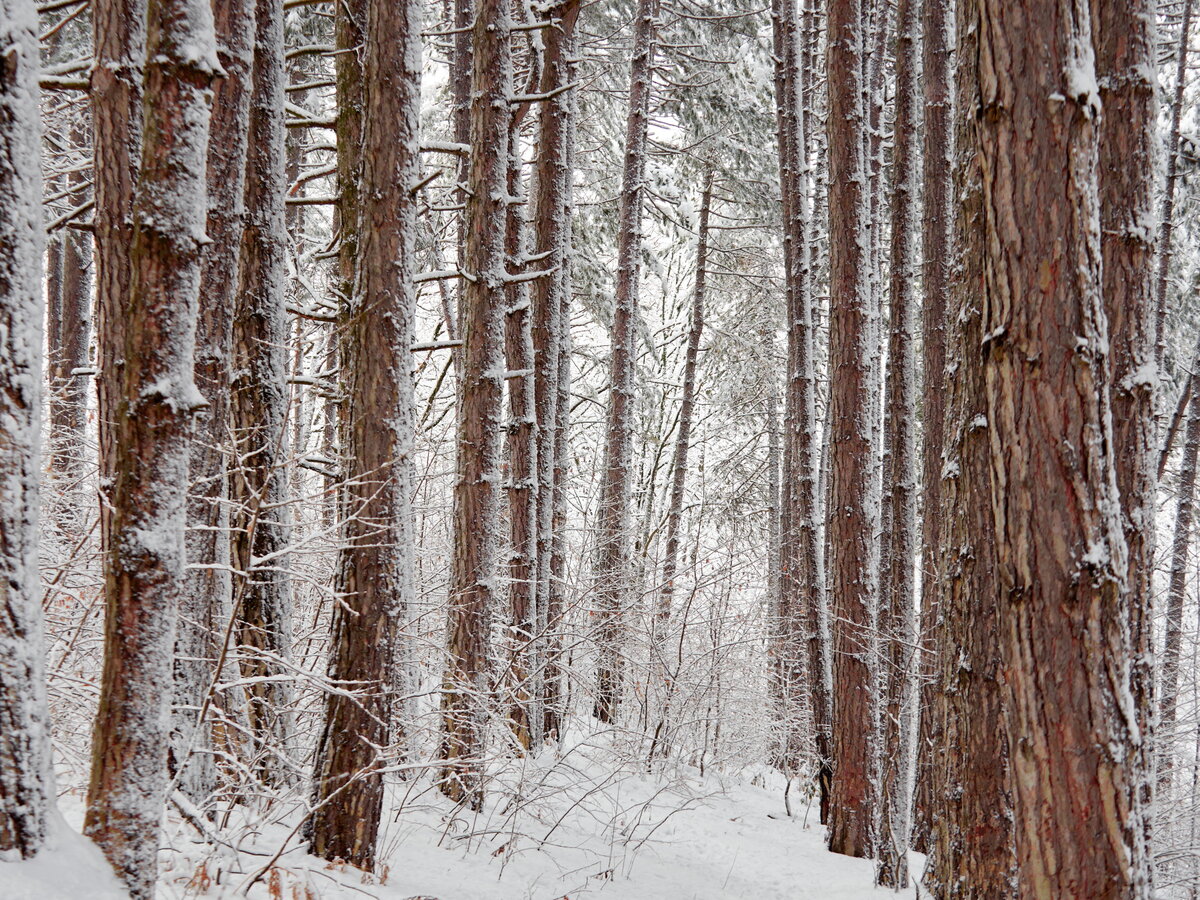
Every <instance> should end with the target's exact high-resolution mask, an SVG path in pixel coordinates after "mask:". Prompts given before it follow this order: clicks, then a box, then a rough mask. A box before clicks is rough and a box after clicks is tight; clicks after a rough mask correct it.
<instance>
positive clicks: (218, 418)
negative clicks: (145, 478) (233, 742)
mask: <svg viewBox="0 0 1200 900" xmlns="http://www.w3.org/2000/svg"><path fill="white" fill-rule="evenodd" d="M213 17H214V19H215V23H216V33H217V58H218V59H219V60H220V62H221V68H222V69H223V70H224V72H225V77H223V78H221V79H220V80H218V81H217V82H216V85H215V90H214V95H213V113H212V123H211V127H210V133H209V143H208V167H207V168H208V176H207V180H208V220H207V226H206V229H205V230H206V233H207V235H208V239H209V242H210V243H209V244H208V246H207V247H206V248H205V251H204V262H203V266H202V269H201V273H200V305H199V312H198V315H197V319H196V355H195V377H196V387H197V388H199V390H200V393H201V394H202V395H203V396H204V398H205V400H207V401H208V405H207V406H206V407H205V408H204V409H202V410H201V411H200V415H199V416H197V421H196V423H195V426H194V431H193V435H192V447H191V453H190V455H189V472H188V474H189V477H190V479H191V490H190V491H189V494H188V531H187V540H186V544H185V546H186V550H187V561H188V567H189V569H188V572H187V576H186V583H185V586H184V593H183V599H182V601H181V606H180V616H179V633H178V636H177V638H176V642H175V710H174V717H173V723H172V728H173V734H172V737H171V764H170V766H171V772H172V775H173V776H174V777H175V779H176V780H177V781H178V782H179V786H180V788H181V789H182V790H183V792H184V793H185V794H187V796H188V797H189V798H190V799H191V800H192V802H193V803H195V804H196V805H197V806H202V805H203V804H204V803H205V802H206V800H208V799H209V798H210V795H211V794H212V792H213V790H214V789H215V787H216V766H215V764H214V761H213V757H212V753H211V749H212V748H211V744H212V740H213V739H212V733H211V728H210V726H208V725H206V724H205V723H203V722H197V714H198V711H199V710H200V709H201V708H202V707H203V705H204V702H205V698H206V696H207V695H208V693H209V689H210V687H211V685H212V681H213V678H214V676H215V675H216V672H215V666H216V663H217V660H218V659H219V658H220V656H221V650H222V646H221V643H222V642H221V635H222V634H223V632H224V629H225V626H226V623H227V622H228V619H229V616H230V614H231V612H232V610H231V598H232V583H231V579H230V574H229V570H228V567H229V535H228V529H229V506H228V503H227V502H226V501H227V498H228V490H227V476H226V471H225V470H226V458H227V455H228V454H229V453H230V452H231V448H230V440H229V382H230V373H231V368H230V360H231V358H232V354H233V346H232V339H231V336H232V330H231V325H232V323H233V307H234V296H235V291H236V288H237V283H238V280H237V273H238V258H239V248H240V246H241V240H242V227H243V219H244V197H243V188H244V185H245V177H246V142H247V137H248V134H249V128H250V92H249V90H248V87H249V84H250V77H251V76H250V71H251V66H252V65H253V53H254V50H253V48H254V0H219V2H216V3H214V4H213ZM216 699H217V697H215V696H214V698H213V700H214V701H215V700H216ZM180 767H183V772H182V773H180V772H179V769H180Z"/></svg>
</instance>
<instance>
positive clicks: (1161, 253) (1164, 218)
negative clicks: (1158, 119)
mask: <svg viewBox="0 0 1200 900" xmlns="http://www.w3.org/2000/svg"><path fill="white" fill-rule="evenodd" d="M1193 8H1194V4H1193V0H1183V16H1182V18H1181V20H1180V23H1179V43H1178V44H1176V47H1175V90H1174V93H1173V94H1172V96H1171V125H1170V128H1169V129H1168V131H1167V160H1166V162H1167V165H1166V178H1165V180H1164V182H1163V194H1162V199H1161V201H1160V206H1159V213H1158V240H1157V241H1155V248H1156V251H1157V253H1158V256H1157V259H1156V264H1157V266H1158V270H1157V273H1156V275H1155V279H1154V361H1155V363H1156V364H1157V367H1158V370H1159V371H1162V367H1163V360H1164V356H1165V354H1166V347H1167V327H1166V326H1167V286H1168V284H1169V282H1170V277H1169V276H1170V272H1171V255H1172V247H1171V242H1172V239H1173V237H1174V235H1175V193H1176V191H1177V190H1178V185H1179V152H1180V143H1179V134H1180V123H1181V122H1182V120H1183V94H1184V87H1185V86H1186V84H1187V70H1188V50H1189V46H1190V45H1189V43H1188V39H1189V38H1190V37H1191V31H1192V11H1193Z"/></svg>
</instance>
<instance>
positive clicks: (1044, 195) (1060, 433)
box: [964, 0, 1148, 900]
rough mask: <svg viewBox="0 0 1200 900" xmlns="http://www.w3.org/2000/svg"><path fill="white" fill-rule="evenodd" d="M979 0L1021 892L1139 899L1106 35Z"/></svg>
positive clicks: (1083, 20)
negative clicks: (1099, 180) (1110, 259)
mask: <svg viewBox="0 0 1200 900" xmlns="http://www.w3.org/2000/svg"><path fill="white" fill-rule="evenodd" d="M977 2H978V3H979V12H980V22H979V24H980V33H981V35H982V37H981V39H980V45H979V60H980V61H979V69H978V71H977V72H976V73H974V75H975V78H976V80H977V84H978V88H979V100H980V103H981V107H982V112H981V113H980V115H979V118H978V120H977V126H976V131H975V137H976V143H975V147H976V148H977V151H978V153H979V156H980V167H981V171H982V173H983V221H982V225H983V228H984V241H985V244H984V246H985V252H984V297H983V321H982V329H983V331H982V335H983V341H982V344H981V345H980V348H979V351H978V356H976V357H975V358H974V359H971V358H968V359H967V360H965V361H964V362H965V365H964V368H965V369H967V370H970V369H972V368H973V367H975V366H978V367H980V368H981V369H982V374H983V378H984V384H985V390H984V398H985V399H986V401H987V428H988V432H989V437H990V447H989V450H990V464H991V474H992V485H993V492H992V511H993V517H994V519H995V524H996V540H995V546H996V563H997V565H996V570H997V576H998V578H997V584H996V585H995V587H994V588H993V591H992V596H994V597H995V598H996V600H997V601H998V603H999V606H1000V634H1001V641H1000V644H1001V658H1002V660H1003V670H1002V682H1003V684H1004V689H1003V690H1004V711H1005V729H1006V733H1007V736H1008V743H1009V747H1010V748H1011V751H1012V755H1011V763H1012V769H1011V772H1012V783H1013V788H1014V791H1013V795H1014V796H1013V799H1014V802H1013V814H1014V815H1013V822H1014V834H1015V843H1016V850H1017V860H1018V881H1019V890H1020V892H1021V895H1022V896H1024V897H1039V898H1040V897H1045V898H1052V897H1064V896H1084V897H1094V898H1097V900H1102V898H1141V897H1145V896H1147V894H1148V891H1147V884H1146V878H1145V876H1146V873H1145V871H1144V868H1143V866H1142V865H1141V864H1140V863H1139V861H1138V860H1137V859H1136V854H1135V852H1134V849H1135V847H1137V846H1138V845H1140V843H1141V840H1142V835H1141V833H1140V821H1139V817H1138V816H1136V815H1135V814H1134V812H1133V811H1132V810H1131V798H1132V797H1133V796H1134V792H1133V790H1131V787H1132V786H1134V785H1137V784H1138V783H1140V782H1139V779H1140V778H1141V777H1142V774H1141V772H1139V771H1138V769H1139V765H1140V761H1139V754H1138V753H1137V748H1136V743H1135V737H1134V734H1135V732H1136V730H1137V709H1136V706H1135V700H1134V698H1133V697H1132V695H1131V692H1130V691H1131V677H1130V675H1131V673H1130V668H1131V663H1130V661H1131V656H1132V652H1131V651H1132V648H1131V646H1130V639H1129V622H1128V617H1127V616H1126V615H1124V614H1123V587H1124V585H1125V583H1126V580H1127V578H1128V558H1127V548H1126V543H1125V537H1124V534H1123V533H1122V521H1121V514H1120V513H1121V507H1120V500H1119V496H1118V493H1117V484H1116V466H1115V460H1114V458H1113V451H1114V445H1113V434H1112V430H1111V429H1112V407H1111V402H1110V384H1109V372H1108V366H1109V360H1108V356H1107V354H1108V352H1109V334H1108V322H1107V317H1106V315H1105V311H1104V298H1103V293H1102V285H1101V277H1100V276H1101V248H1100V209H1099V198H1098V195H1097V185H1096V177H1097V161H1098V149H1099V147H1098V144H1099V133H1098V123H1099V117H1100V111H1101V107H1100V98H1099V96H1097V93H1096V90H1097V89H1096V76H1095V69H1094V64H1093V54H1092V46H1091V40H1092V30H1091V23H1090V19H1089V15H1088V10H1087V7H1086V6H1083V8H1082V9H1081V8H1080V5H1079V4H1076V5H1074V6H1067V5H1061V4H1058V5H1056V4H1051V3H1044V4H1038V6H1037V9H1038V11H1039V14H1038V15H1029V14H1028V10H1021V9H1018V7H1017V6H1015V5H1014V4H1011V3H1009V2H1008V0H977ZM1033 47H1039V48H1041V49H1040V50H1039V52H1037V53H1033V52H1031V49H1030V48H1033ZM1031 298H1033V299H1034V300H1036V302H1031Z"/></svg>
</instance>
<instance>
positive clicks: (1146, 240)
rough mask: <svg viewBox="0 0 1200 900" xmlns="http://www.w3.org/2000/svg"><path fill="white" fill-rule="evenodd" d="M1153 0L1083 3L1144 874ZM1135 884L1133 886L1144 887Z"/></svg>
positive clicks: (1152, 478)
mask: <svg viewBox="0 0 1200 900" xmlns="http://www.w3.org/2000/svg"><path fill="white" fill-rule="evenodd" d="M1155 7H1156V4H1155V3H1154V0H1135V2H1128V0H1092V2H1091V14H1092V34H1093V40H1094V43H1095V47H1096V70H1097V71H1096V74H1097V76H1098V79H1099V84H1100V99H1101V104H1102V107H1103V109H1104V117H1103V119H1102V120H1101V128H1100V146H1099V154H1100V155H1099V164H1098V165H1099V173H1098V174H1099V197H1100V235H1101V238H1100V249H1101V253H1102V256H1103V281H1102V283H1101V287H1102V290H1103V296H1104V311H1105V314H1106V315H1107V317H1108V327H1109V347H1110V366H1111V375H1110V384H1111V390H1112V423H1113V459H1114V462H1115V466H1116V475H1117V490H1118V491H1119V493H1120V497H1121V513H1122V530H1123V532H1124V535H1125V543H1126V545H1127V546H1128V552H1129V556H1128V570H1127V573H1126V579H1127V581H1126V584H1125V590H1124V592H1123V599H1122V603H1123V605H1124V607H1125V608H1124V610H1123V614H1124V615H1125V616H1126V617H1127V620H1128V622H1129V640H1130V648H1131V650H1132V653H1133V657H1132V660H1131V663H1132V679H1133V703H1134V708H1135V714H1136V727H1134V728H1132V729H1131V730H1130V737H1131V739H1132V741H1133V755H1134V757H1135V759H1136V760H1137V764H1136V770H1135V771H1136V773H1137V775H1138V777H1139V778H1140V781H1139V780H1138V779H1137V778H1134V779H1130V787H1131V789H1132V790H1133V791H1134V794H1133V796H1132V797H1131V798H1130V803H1131V806H1132V815H1133V816H1134V817H1135V819H1138V820H1140V821H1137V822H1135V823H1134V826H1133V827H1135V828H1136V829H1137V830H1138V831H1139V832H1140V835H1141V839H1140V840H1138V841H1135V842H1134V844H1133V863H1132V864H1133V868H1134V870H1135V872H1137V873H1139V875H1140V876H1144V877H1147V878H1149V877H1151V876H1152V867H1151V866H1150V865H1149V862H1148V860H1149V858H1150V857H1149V854H1150V845H1149V840H1150V834H1149V824H1150V823H1149V806H1150V803H1151V800H1152V787H1153V783H1154V782H1153V778H1152V777H1151V773H1152V771H1153V763H1152V757H1151V722H1152V715H1151V713H1152V710H1153V708H1154V643H1153V633H1152V623H1153V620H1154V612H1153V602H1154V584H1153V571H1154V546H1155V523H1154V518H1155V515H1156V513H1157V509H1156V507H1157V502H1156V501H1157V497H1156V494H1157V488H1158V479H1157V473H1156V466H1155V463H1156V462H1157V460H1156V458H1155V452H1156V450H1157V446H1156V442H1157V436H1156V434H1155V421H1154V417H1155V402H1156V398H1155V393H1156V387H1157V385H1158V382H1159V370H1158V368H1157V366H1156V363H1155V353H1154V347H1155V343H1156V342H1155V335H1154V327H1155V322H1154V268H1153V267H1154V245H1153V237H1154V216H1155V209H1154V191H1155V160H1156V158H1157V148H1158V127H1157V126H1158V90H1157V87H1158V86H1157V79H1156V78H1155V74H1154V73H1155V62H1156V58H1155V48H1156V46H1157V35H1156V32H1155V27H1154V25H1155V12H1156V9H1155ZM1148 889H1149V888H1148V887H1141V888H1139V890H1148Z"/></svg>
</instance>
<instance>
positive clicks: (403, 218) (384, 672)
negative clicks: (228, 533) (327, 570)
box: [260, 0, 421, 871]
mask: <svg viewBox="0 0 1200 900" xmlns="http://www.w3.org/2000/svg"><path fill="white" fill-rule="evenodd" d="M260 2H269V0H260ZM364 38H365V40H364V45H363V46H364V59H363V71H362V86H363V106H362V113H363V116H362V120H361V121H362V128H363V131H362V140H363V143H362V191H361V193H360V194H359V201H358V202H359V204H360V205H359V216H360V218H359V221H358V223H357V225H356V226H355V229H356V231H357V234H358V238H359V245H358V253H357V258H356V261H357V276H356V278H355V281H354V294H353V297H352V298H351V301H350V303H349V305H348V308H347V309H346V310H345V312H344V314H343V315H344V332H343V333H344V337H343V339H342V345H341V354H340V355H341V364H342V370H343V376H342V377H343V379H344V380H345V382H346V401H345V402H346V407H345V413H344V416H343V428H344V433H343V436H342V443H343V446H344V448H345V453H346V466H347V469H346V475H347V484H346V487H345V501H344V513H345V515H346V523H345V527H344V533H343V536H342V539H343V542H344V543H343V547H342V549H341V551H340V553H339V556H338V570H337V581H336V591H337V595H338V598H339V603H338V607H337V610H336V611H335V613H334V624H333V637H332V651H331V656H330V662H329V675H330V678H331V679H333V680H334V681H336V682H343V683H345V682H353V683H356V684H357V685H358V686H359V689H358V690H357V692H356V694H355V695H348V694H347V693H346V692H343V691H334V692H330V693H329V695H328V696H327V698H326V703H325V724H324V728H323V729H322V732H321V737H320V740H319V742H318V747H317V756H316V763H315V768H314V782H315V788H314V795H315V797H314V807H315V808H314V810H313V813H312V815H311V817H310V819H309V822H308V826H307V828H308V838H309V849H310V852H312V853H313V854H314V855H317V856H320V857H322V858H323V859H328V860H335V859H342V860H345V861H346V862H349V863H351V864H352V865H355V866H358V867H359V868H362V869H366V870H368V871H373V870H374V867H375V864H376V842H377V838H378V831H379V822H380V817H381V815H382V811H383V774H382V772H381V771H380V768H381V766H382V764H383V762H384V751H385V748H386V747H387V746H388V744H389V742H390V741H391V738H392V726H391V722H392V711H393V709H394V708H395V707H396V706H397V700H396V698H395V696H394V690H393V685H394V684H395V683H396V666H397V661H398V659H399V657H400V646H399V641H400V635H399V627H400V623H401V622H402V620H403V616H404V614H405V611H406V610H407V609H408V605H409V603H410V602H411V599H412V595H413V568H412V567H413V547H412V543H413V526H412V510H411V491H412V484H413V473H412V465H413V461H412V453H413V420H412V416H413V381H412V349H411V348H412V342H413V334H414V328H413V326H414V322H413V320H414V316H415V303H416V300H415V289H414V280H413V279H414V276H415V274H416V271H415V265H416V247H415V238H416V209H417V207H416V197H415V191H414V188H415V186H416V184H417V179H418V175H419V171H420V147H419V143H418V137H419V127H420V120H419V114H420V98H421V68H420V60H421V53H420V46H421V24H420V13H419V5H418V4H417V3H416V2H415V0H407V2H401V3H393V2H387V0H370V2H369V4H368V9H367V19H366V28H365V33H364Z"/></svg>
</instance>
